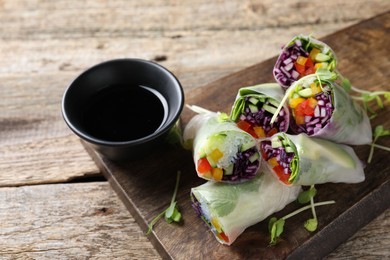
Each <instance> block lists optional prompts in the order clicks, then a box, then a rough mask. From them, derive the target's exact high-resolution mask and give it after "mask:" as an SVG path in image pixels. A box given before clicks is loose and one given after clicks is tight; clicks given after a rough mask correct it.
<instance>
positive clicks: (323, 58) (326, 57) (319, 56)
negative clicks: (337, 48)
mask: <svg viewBox="0 0 390 260" xmlns="http://www.w3.org/2000/svg"><path fill="white" fill-rule="evenodd" d="M315 59H316V61H328V60H330V56H329V55H326V54H324V53H318V54H317V55H316V58H315Z"/></svg>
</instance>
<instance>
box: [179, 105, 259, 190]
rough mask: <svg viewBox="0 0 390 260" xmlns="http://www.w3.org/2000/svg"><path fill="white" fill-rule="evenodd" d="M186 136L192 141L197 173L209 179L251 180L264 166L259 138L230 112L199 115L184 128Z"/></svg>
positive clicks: (225, 180) (185, 137)
mask: <svg viewBox="0 0 390 260" xmlns="http://www.w3.org/2000/svg"><path fill="white" fill-rule="evenodd" d="M183 139H184V142H185V143H188V142H190V143H192V149H193V156H194V163H195V165H196V172H197V174H198V176H199V177H201V178H204V179H206V180H214V181H222V182H232V183H233V182H241V181H247V180H249V179H252V178H254V177H255V175H256V173H257V170H258V169H259V167H260V161H261V158H260V153H259V150H258V148H257V146H256V140H255V139H254V138H253V137H252V136H251V135H250V134H248V133H246V132H245V131H243V130H241V129H239V128H238V127H237V126H236V124H235V123H234V122H232V121H230V120H228V116H227V115H226V114H220V113H214V112H206V113H201V114H198V115H195V116H194V117H193V118H192V119H191V120H190V122H189V123H188V124H187V126H186V128H185V129H184V134H183Z"/></svg>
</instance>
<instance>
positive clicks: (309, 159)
mask: <svg viewBox="0 0 390 260" xmlns="http://www.w3.org/2000/svg"><path fill="white" fill-rule="evenodd" d="M260 150H261V154H262V157H263V159H264V160H265V161H266V162H267V166H268V168H269V169H270V170H271V171H272V172H273V173H274V175H276V176H277V177H278V178H279V180H280V181H281V182H283V183H284V184H287V185H314V184H321V183H327V182H334V183H337V182H343V183H358V182H362V181H364V179H365V176H364V171H363V166H362V163H361V162H360V160H359V158H358V157H357V156H356V154H355V152H354V151H353V149H352V148H351V147H349V146H347V145H342V144H337V143H334V142H330V141H327V140H323V139H319V138H310V137H309V136H308V135H306V134H299V135H289V134H284V133H279V134H276V135H274V136H273V137H271V138H269V139H268V140H263V141H261V142H260Z"/></svg>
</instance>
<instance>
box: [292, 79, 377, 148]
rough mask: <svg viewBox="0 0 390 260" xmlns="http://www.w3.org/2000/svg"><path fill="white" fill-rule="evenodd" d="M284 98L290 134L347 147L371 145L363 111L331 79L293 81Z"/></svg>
mask: <svg viewBox="0 0 390 260" xmlns="http://www.w3.org/2000/svg"><path fill="white" fill-rule="evenodd" d="M286 96H287V98H288V106H289V109H290V111H291V114H292V119H291V122H290V127H291V129H292V131H293V132H295V133H297V134H298V133H306V134H308V135H310V136H312V137H319V138H324V139H328V140H332V141H335V142H338V143H344V144H350V145H362V144H370V143H371V142H372V130H371V124H370V120H369V118H368V116H367V114H366V112H365V111H364V110H363V109H362V108H361V107H360V106H359V105H358V104H356V103H355V102H354V101H353V100H352V98H351V97H350V96H349V95H348V94H347V93H346V92H345V91H344V89H342V88H341V87H340V86H339V85H338V84H337V83H336V82H335V81H334V80H332V79H329V78H324V77H322V76H320V75H315V74H313V75H309V76H306V77H303V78H301V79H300V80H298V81H296V82H295V83H294V84H293V85H292V86H291V87H290V88H289V90H288V91H287V92H286Z"/></svg>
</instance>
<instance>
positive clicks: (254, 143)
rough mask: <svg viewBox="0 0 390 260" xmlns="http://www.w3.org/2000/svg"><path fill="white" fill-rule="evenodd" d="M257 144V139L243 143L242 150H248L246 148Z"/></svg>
mask: <svg viewBox="0 0 390 260" xmlns="http://www.w3.org/2000/svg"><path fill="white" fill-rule="evenodd" d="M255 145H256V141H255V140H253V141H252V142H249V143H246V144H242V145H241V152H243V151H246V150H248V149H250V148H252V147H254V146H255Z"/></svg>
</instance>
